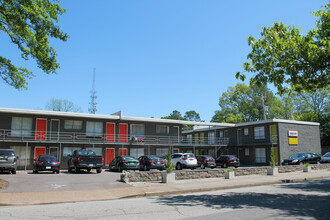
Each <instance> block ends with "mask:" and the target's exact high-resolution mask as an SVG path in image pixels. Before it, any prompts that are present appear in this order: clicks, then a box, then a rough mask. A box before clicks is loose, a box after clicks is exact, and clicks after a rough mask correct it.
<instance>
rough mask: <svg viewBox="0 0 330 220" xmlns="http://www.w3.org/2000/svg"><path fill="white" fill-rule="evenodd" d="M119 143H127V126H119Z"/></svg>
mask: <svg viewBox="0 0 330 220" xmlns="http://www.w3.org/2000/svg"><path fill="white" fill-rule="evenodd" d="M119 142H127V124H119Z"/></svg>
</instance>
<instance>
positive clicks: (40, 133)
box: [36, 118, 47, 140]
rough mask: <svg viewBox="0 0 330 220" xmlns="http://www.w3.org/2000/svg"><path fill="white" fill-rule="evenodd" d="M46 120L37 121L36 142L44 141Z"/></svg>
mask: <svg viewBox="0 0 330 220" xmlns="http://www.w3.org/2000/svg"><path fill="white" fill-rule="evenodd" d="M46 133H47V119H40V118H39V119H37V126H36V140H46Z"/></svg>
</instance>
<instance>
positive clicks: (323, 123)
mask: <svg viewBox="0 0 330 220" xmlns="http://www.w3.org/2000/svg"><path fill="white" fill-rule="evenodd" d="M292 97H293V99H294V105H295V106H296V107H295V110H294V115H293V118H294V119H295V120H298V121H314V122H319V123H320V132H321V141H322V145H329V144H330V123H329V122H330V113H329V112H330V86H328V87H327V88H325V89H319V90H317V91H316V92H314V93H306V92H302V93H294V94H293V95H292Z"/></svg>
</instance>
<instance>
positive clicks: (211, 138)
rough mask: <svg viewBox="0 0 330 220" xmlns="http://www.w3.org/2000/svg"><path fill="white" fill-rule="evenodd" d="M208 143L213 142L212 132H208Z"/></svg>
mask: <svg viewBox="0 0 330 220" xmlns="http://www.w3.org/2000/svg"><path fill="white" fill-rule="evenodd" d="M208 144H214V132H209V134H208Z"/></svg>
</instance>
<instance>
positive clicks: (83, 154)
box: [68, 149, 104, 173]
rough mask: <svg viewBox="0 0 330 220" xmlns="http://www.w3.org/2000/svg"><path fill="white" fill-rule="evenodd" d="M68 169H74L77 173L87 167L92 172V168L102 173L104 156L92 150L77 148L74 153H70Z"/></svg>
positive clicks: (70, 170)
mask: <svg viewBox="0 0 330 220" xmlns="http://www.w3.org/2000/svg"><path fill="white" fill-rule="evenodd" d="M68 157H69V160H68V171H69V172H72V170H73V169H74V170H75V172H76V173H78V172H80V170H82V169H85V170H87V172H90V171H91V169H96V172H97V173H101V171H102V167H103V162H104V158H103V156H101V155H96V153H95V152H94V151H92V150H88V149H81V150H75V151H74V152H73V154H72V155H68Z"/></svg>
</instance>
